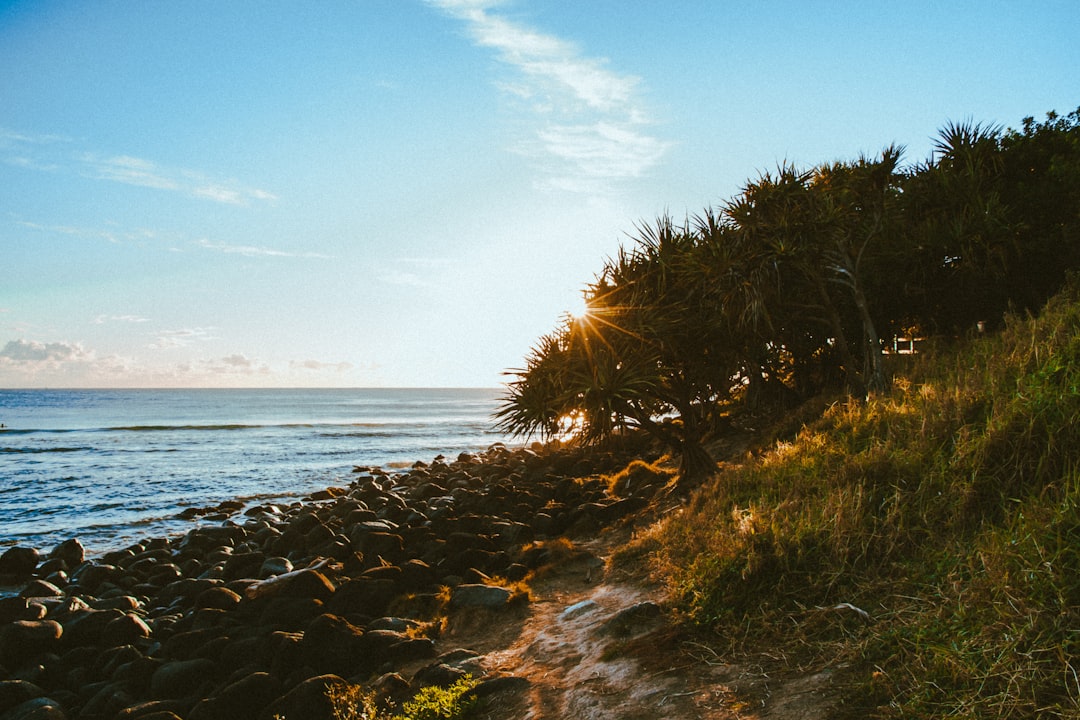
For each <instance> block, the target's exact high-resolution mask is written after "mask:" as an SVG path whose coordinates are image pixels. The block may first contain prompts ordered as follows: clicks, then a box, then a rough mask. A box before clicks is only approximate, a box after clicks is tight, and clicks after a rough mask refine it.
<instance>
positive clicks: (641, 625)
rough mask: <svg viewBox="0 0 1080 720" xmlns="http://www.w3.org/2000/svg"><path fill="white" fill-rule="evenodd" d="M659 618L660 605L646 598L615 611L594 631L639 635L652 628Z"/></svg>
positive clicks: (660, 612) (622, 635)
mask: <svg viewBox="0 0 1080 720" xmlns="http://www.w3.org/2000/svg"><path fill="white" fill-rule="evenodd" d="M661 618H662V611H661V609H660V606H659V605H657V604H656V603H654V602H651V601H648V600H646V601H645V602H639V603H637V604H636V605H631V606H630V607H628V608H625V609H623V610H620V611H619V612H617V613H615V614H614V615H613V616H611V618H610V619H608V620H606V621H605V622H604V623H603V624H602V625H601V626H600V627H598V628H597V629H596V633H597V634H599V635H612V636H615V637H626V636H633V635H639V634H641V633H643V632H648V631H649V630H652V629H654V628H655V626H656V624H657V622H658V621H659V620H661Z"/></svg>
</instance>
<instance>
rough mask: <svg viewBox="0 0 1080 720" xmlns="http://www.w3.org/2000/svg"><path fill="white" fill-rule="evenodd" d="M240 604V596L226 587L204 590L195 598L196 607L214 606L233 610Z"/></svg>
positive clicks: (213, 607)
mask: <svg viewBox="0 0 1080 720" xmlns="http://www.w3.org/2000/svg"><path fill="white" fill-rule="evenodd" d="M239 604H240V596H239V595H238V594H237V593H235V592H233V591H232V590H229V589H228V588H225V587H221V586H218V587H212V588H207V589H206V590H203V591H202V592H201V593H199V595H198V597H196V598H195V608H196V609H204V608H212V609H216V610H232V609H233V608H235V607H236V606H237V605H239Z"/></svg>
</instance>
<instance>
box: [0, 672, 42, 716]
mask: <svg viewBox="0 0 1080 720" xmlns="http://www.w3.org/2000/svg"><path fill="white" fill-rule="evenodd" d="M44 694H45V691H44V690H42V689H41V688H40V687H38V686H37V685H35V684H33V683H30V682H26V681H25V680H5V681H3V682H0V715H3V714H4V713H6V712H7V711H8V710H10V709H11V708H13V707H15V706H16V705H21V704H22V703H24V702H26V701H27V700H32V699H33V698H36V697H41V696H42V695H44Z"/></svg>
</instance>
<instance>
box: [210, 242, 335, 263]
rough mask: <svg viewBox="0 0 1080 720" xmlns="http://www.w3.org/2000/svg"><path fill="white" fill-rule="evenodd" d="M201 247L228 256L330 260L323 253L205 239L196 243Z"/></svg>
mask: <svg viewBox="0 0 1080 720" xmlns="http://www.w3.org/2000/svg"><path fill="white" fill-rule="evenodd" d="M196 244H197V245H198V246H199V247H201V248H205V249H206V250H216V251H218V252H223V253H226V254H227V255H243V256H245V257H288V258H314V259H318V260H329V259H331V258H330V256H329V255H323V254H322V253H314V252H303V253H297V252H289V251H287V250H275V249H273V248H267V247H259V246H256V245H225V244H222V243H212V242H210V241H209V240H206V239H203V240H199V241H198V242H197V243H196Z"/></svg>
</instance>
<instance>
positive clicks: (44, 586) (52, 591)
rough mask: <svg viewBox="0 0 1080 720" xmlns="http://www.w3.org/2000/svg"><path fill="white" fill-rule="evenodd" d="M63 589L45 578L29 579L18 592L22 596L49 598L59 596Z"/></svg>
mask: <svg viewBox="0 0 1080 720" xmlns="http://www.w3.org/2000/svg"><path fill="white" fill-rule="evenodd" d="M63 594H64V591H63V590H61V589H60V588H58V587H56V586H55V585H53V584H52V583H51V582H48V581H46V580H31V581H30V582H29V583H27V584H26V587H24V588H23V589H22V590H21V591H20V592H19V597H24V598H51V597H61V596H62V595H63Z"/></svg>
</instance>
